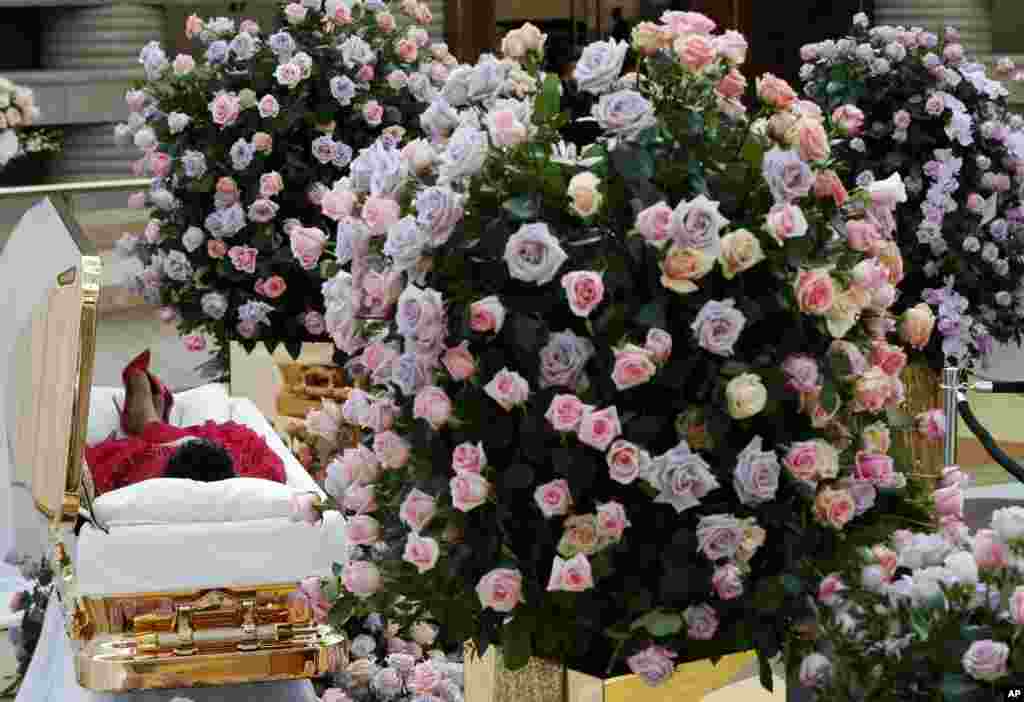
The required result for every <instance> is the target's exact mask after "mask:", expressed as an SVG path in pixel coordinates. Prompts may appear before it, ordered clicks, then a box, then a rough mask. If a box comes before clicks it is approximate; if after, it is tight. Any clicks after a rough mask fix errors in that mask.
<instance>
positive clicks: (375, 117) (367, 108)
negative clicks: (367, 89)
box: [363, 100, 384, 127]
mask: <svg viewBox="0 0 1024 702" xmlns="http://www.w3.org/2000/svg"><path fill="white" fill-rule="evenodd" d="M363 119H365V120H366V123H367V124H368V125H370V126H371V127H377V126H380V123H381V122H382V121H383V119H384V106H383V105H381V104H380V103H379V102H377V101H376V100H370V101H369V102H367V103H366V104H365V105H363Z"/></svg>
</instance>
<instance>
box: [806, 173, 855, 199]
mask: <svg viewBox="0 0 1024 702" xmlns="http://www.w3.org/2000/svg"><path fill="white" fill-rule="evenodd" d="M814 195H815V196H816V197H818V198H821V199H824V198H827V197H831V198H832V200H833V202H835V204H836V207H842V206H843V205H845V204H846V200H847V198H849V193H847V192H846V186H844V185H843V181H841V180H840V179H839V176H838V175H836V172H835V171H833V170H826V171H818V175H817V176H816V177H815V179H814Z"/></svg>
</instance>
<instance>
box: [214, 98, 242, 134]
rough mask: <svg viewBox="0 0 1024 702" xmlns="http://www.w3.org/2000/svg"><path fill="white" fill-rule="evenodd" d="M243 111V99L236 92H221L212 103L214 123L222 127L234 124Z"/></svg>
mask: <svg viewBox="0 0 1024 702" xmlns="http://www.w3.org/2000/svg"><path fill="white" fill-rule="evenodd" d="M241 111H242V105H241V101H240V100H239V99H238V96H237V95H235V94H234V93H220V94H218V95H217V96H216V97H215V98H213V102H211V103H210V114H211V115H212V117H213V123H214V124H216V125H217V126H218V127H220V128H221V129H223V128H225V127H230V126H231V125H233V124H234V123H235V121H236V120H238V115H239V113H240V112H241Z"/></svg>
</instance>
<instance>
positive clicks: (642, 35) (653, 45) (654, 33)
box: [630, 22, 665, 56]
mask: <svg viewBox="0 0 1024 702" xmlns="http://www.w3.org/2000/svg"><path fill="white" fill-rule="evenodd" d="M630 38H631V39H632V43H633V48H634V49H636V50H637V51H638V52H639V53H641V54H643V55H644V56H653V55H654V54H656V53H658V49H660V48H662V47H663V46H664V44H665V42H664V36H663V32H662V30H661V28H660V27H659V26H658V25H657V24H655V23H654V22H641V23H639V24H638V25H636V26H635V27H633V31H632V33H631V36H630Z"/></svg>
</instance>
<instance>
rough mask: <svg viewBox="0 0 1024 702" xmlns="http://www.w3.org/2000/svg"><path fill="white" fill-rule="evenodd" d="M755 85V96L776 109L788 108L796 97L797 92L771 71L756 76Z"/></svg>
mask: <svg viewBox="0 0 1024 702" xmlns="http://www.w3.org/2000/svg"><path fill="white" fill-rule="evenodd" d="M755 85H756V87H757V96H758V97H759V98H761V100H763V101H764V102H766V103H768V104H769V105H771V106H772V107H774V108H775V109H777V110H785V109H788V108H789V106H790V105H792V104H793V103H794V102H795V101H796V99H797V94H796V92H795V91H794V90H793V88H792V87H790V85H789V83H787V82H786V81H784V80H783V79H781V78H777V77H776V76H774V75H772V74H771V73H765V74H764V76H762V77H761V78H758V79H757V80H756V81H755Z"/></svg>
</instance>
